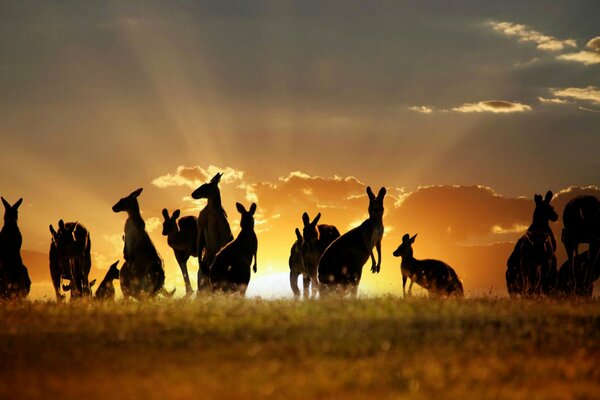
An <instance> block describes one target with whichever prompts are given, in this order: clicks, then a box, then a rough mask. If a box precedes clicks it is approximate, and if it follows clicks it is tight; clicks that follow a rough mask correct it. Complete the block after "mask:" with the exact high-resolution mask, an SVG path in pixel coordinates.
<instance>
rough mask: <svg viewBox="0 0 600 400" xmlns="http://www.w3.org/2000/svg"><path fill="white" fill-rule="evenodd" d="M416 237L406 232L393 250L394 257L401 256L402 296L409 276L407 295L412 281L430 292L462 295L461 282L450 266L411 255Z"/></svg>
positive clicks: (410, 291)
mask: <svg viewBox="0 0 600 400" xmlns="http://www.w3.org/2000/svg"><path fill="white" fill-rule="evenodd" d="M416 237H417V235H416V234H415V236H413V237H412V238H411V237H410V236H409V235H408V233H407V234H405V235H404V236H403V237H402V243H401V244H400V246H398V248H397V249H396V250H395V251H394V257H402V262H401V263H400V271H401V272H402V294H403V295H404V297H406V289H405V288H406V281H407V279H409V278H410V285H409V286H408V295H409V296H410V295H411V294H412V286H413V283H416V284H417V285H419V286H421V287H422V288H424V289H427V291H428V292H429V293H430V294H435V295H441V296H458V297H462V296H463V295H464V292H463V286H462V283H461V281H460V279H458V275H456V272H455V271H454V269H452V267H451V266H449V265H448V264H446V263H445V262H443V261H439V260H417V259H416V258H415V257H414V256H413V249H412V244H413V243H414V242H415V239H416Z"/></svg>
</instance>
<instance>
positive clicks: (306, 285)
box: [302, 274, 310, 299]
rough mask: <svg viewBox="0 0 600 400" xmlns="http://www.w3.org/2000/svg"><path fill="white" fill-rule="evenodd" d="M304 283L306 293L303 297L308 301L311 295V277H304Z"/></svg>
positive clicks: (306, 275) (304, 292)
mask: <svg viewBox="0 0 600 400" xmlns="http://www.w3.org/2000/svg"><path fill="white" fill-rule="evenodd" d="M302 283H303V286H304V291H303V292H302V296H303V297H304V298H305V299H307V298H308V296H309V295H310V276H309V275H308V274H305V275H302Z"/></svg>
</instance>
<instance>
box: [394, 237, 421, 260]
mask: <svg viewBox="0 0 600 400" xmlns="http://www.w3.org/2000/svg"><path fill="white" fill-rule="evenodd" d="M416 238H417V234H416V233H415V236H413V237H410V235H409V234H408V233H407V234H405V235H404V236H402V243H401V244H400V246H398V248H397V249H396V250H395V251H394V257H405V256H412V244H413V243H414V242H415V239H416Z"/></svg>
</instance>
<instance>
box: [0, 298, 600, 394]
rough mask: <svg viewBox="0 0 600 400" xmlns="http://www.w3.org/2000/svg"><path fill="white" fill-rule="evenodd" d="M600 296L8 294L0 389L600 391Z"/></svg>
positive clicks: (1, 324)
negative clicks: (123, 298) (46, 297)
mask: <svg viewBox="0 0 600 400" xmlns="http://www.w3.org/2000/svg"><path fill="white" fill-rule="evenodd" d="M599 328H600V302H599V301H597V300H595V301H590V302H581V303H559V302H534V301H509V300H506V299H479V300H477V299H471V300H446V301H443V300H428V299H423V298H421V299H411V300H409V301H405V300H402V299H399V298H393V297H385V298H367V299H359V300H351V299H335V298H332V299H326V300H323V301H306V302H301V301H291V300H280V301H278V300H275V301H265V300H257V299H252V300H242V299H228V298H220V297H216V298H206V299H201V300H189V301H186V300H177V301H167V300H157V301H152V302H147V303H123V302H120V303H116V304H67V305H57V304H55V303H46V302H24V303H20V304H0V398H1V399H9V398H14V399H16V398H79V399H81V398H84V399H94V398H98V399H100V398H103V399H107V398H108V399H112V400H114V399H130V398H144V399H167V398H169V399H171V398H173V399H184V398H202V399H211V398H215V399H216V398H218V399H246V398H274V399H278V398H285V399H307V398H319V399H333V398H336V399H363V398H364V399H367V398H370V399H401V398H417V399H418V398H432V399H440V398H453V399H457V398H473V399H484V398H516V399H520V398H522V399H525V398H527V399H531V398H534V399H553V398H556V399H563V398H567V399H569V398H573V399H584V398H600V329H599Z"/></svg>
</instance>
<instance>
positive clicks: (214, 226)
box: [192, 173, 233, 291]
mask: <svg viewBox="0 0 600 400" xmlns="http://www.w3.org/2000/svg"><path fill="white" fill-rule="evenodd" d="M222 176H223V174H222V173H218V174H216V175H215V176H213V178H212V179H211V180H210V182H208V183H205V184H203V185H201V186H200V187H199V188H198V189H196V190H194V192H193V193H192V198H194V199H207V203H206V206H205V207H204V208H203V209H202V211H200V214H199V215H198V251H197V253H198V259H199V264H200V269H199V270H198V290H199V291H202V290H206V289H208V288H210V284H209V275H210V266H211V265H212V263H213V262H214V260H215V256H216V255H217V253H218V252H219V250H221V249H222V248H223V246H225V245H226V244H227V243H229V242H231V241H232V240H233V235H232V234H231V229H230V228H229V222H228V221H227V213H226V212H225V210H224V209H223V206H222V205H221V192H220V191H219V182H220V181H221V177H222Z"/></svg>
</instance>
